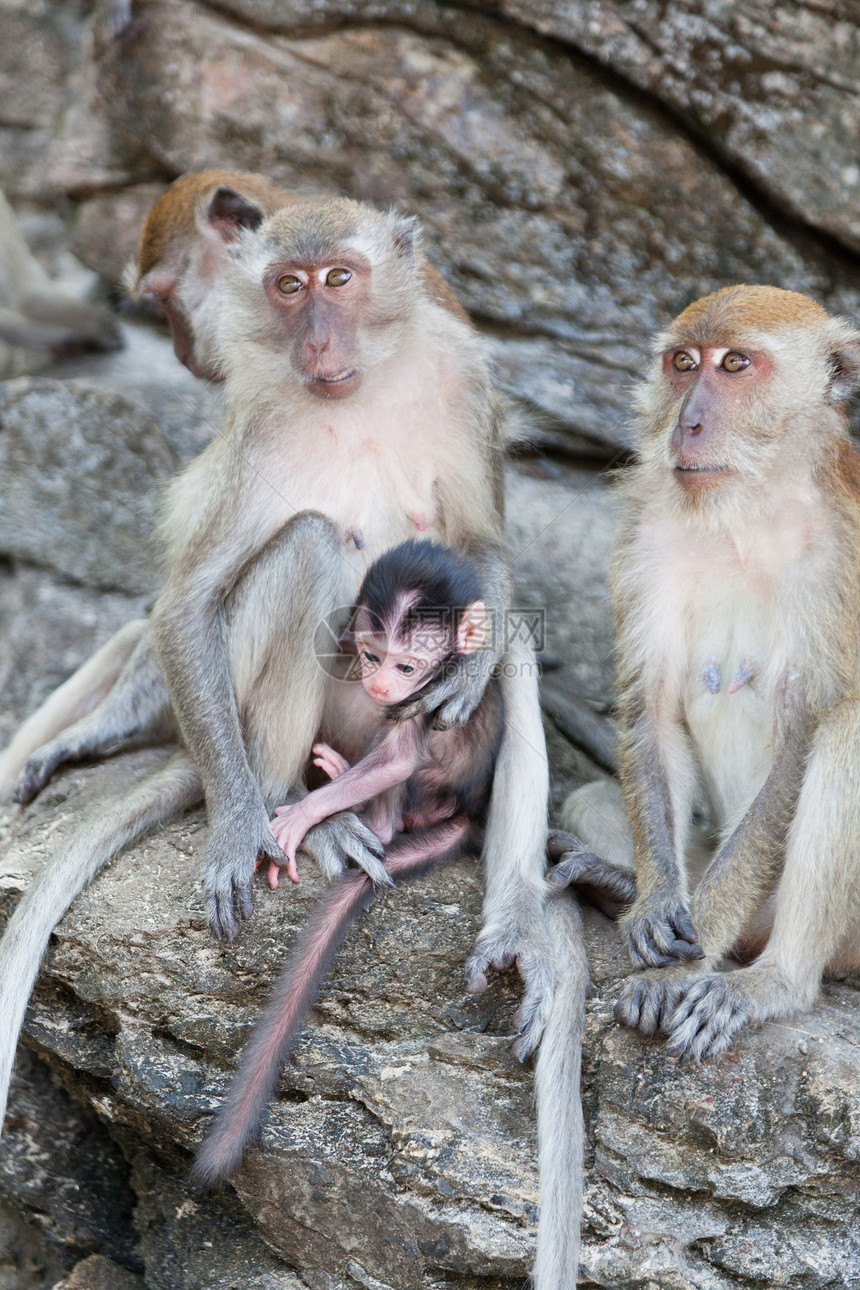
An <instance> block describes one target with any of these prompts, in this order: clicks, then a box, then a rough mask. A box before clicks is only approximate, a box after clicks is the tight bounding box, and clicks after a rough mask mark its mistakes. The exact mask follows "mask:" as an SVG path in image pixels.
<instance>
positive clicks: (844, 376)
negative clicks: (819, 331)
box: [825, 341, 860, 403]
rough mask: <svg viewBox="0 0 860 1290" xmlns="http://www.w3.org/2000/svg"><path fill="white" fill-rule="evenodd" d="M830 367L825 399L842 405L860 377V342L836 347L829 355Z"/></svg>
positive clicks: (850, 342)
mask: <svg viewBox="0 0 860 1290" xmlns="http://www.w3.org/2000/svg"><path fill="white" fill-rule="evenodd" d="M829 366H830V374H829V377H828V381H827V394H826V396H825V397H826V398H827V402H828V403H842V402H843V401H844V400H845V399H847V398H848V396H849V394H850V393H851V391H852V390H853V389H854V387H855V385H856V384H857V379H858V377H860V341H843V342H841V343H840V344H837V345H834V346H833V348H832V349H831V351H830V355H829Z"/></svg>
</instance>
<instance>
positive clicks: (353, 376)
mask: <svg viewBox="0 0 860 1290" xmlns="http://www.w3.org/2000/svg"><path fill="white" fill-rule="evenodd" d="M358 379H359V377H358V368H357V367H352V368H349V369H348V370H347V371H344V372H321V373H320V374H319V375H317V376H312V377H311V378H310V380H309V381H308V389H309V390H310V391H311V393H312V394H317V395H319V397H320V398H323V399H342V398H345V397H346V395H347V394H351V393H352V391H353V390H354V389H355V387H356V386H357V385H358Z"/></svg>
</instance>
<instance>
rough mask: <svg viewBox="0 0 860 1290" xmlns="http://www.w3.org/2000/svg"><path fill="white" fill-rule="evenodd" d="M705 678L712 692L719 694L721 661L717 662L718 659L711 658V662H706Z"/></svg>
mask: <svg viewBox="0 0 860 1290" xmlns="http://www.w3.org/2000/svg"><path fill="white" fill-rule="evenodd" d="M704 678H705V685H706V686H707V687H708V689H709V690H710V692H711V694H719V692H720V665H719V663H717V662H716V660H714V659H711V661H710V662H709V663H706V664H705V671H704Z"/></svg>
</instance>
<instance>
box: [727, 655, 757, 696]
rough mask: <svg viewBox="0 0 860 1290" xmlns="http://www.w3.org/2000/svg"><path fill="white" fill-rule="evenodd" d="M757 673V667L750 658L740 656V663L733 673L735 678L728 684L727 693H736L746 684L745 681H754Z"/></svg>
mask: <svg viewBox="0 0 860 1290" xmlns="http://www.w3.org/2000/svg"><path fill="white" fill-rule="evenodd" d="M757 674H758V668H757V667H756V665H755V663H753V661H752V659H749V658H742V659H741V665H740V667H739V668H738V670H737V673H736V674H735V679H734V680H733V681H732V683H731V685H730V686H729V694H737V692H738V690H740V689H742V688H743V686H745V685H746V683H747V681H754V680H755V678H756V675H757Z"/></svg>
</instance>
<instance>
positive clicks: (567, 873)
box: [546, 829, 636, 905]
mask: <svg viewBox="0 0 860 1290" xmlns="http://www.w3.org/2000/svg"><path fill="white" fill-rule="evenodd" d="M546 849H547V855H548V856H549V858H550V860H557V861H558V864H555V865H553V866H552V868H550V869H549V871H548V872H547V875H546V880H547V882H548V883H549V884H550V886H551V887H552V889H553V891H555V892H558V891H563V890H564V889H565V888H566V887H570V886H575V887H583V888H584V889H585V894H586V895H593V896H594V897H595V898H598V899H600V900H601V901H606V900H608V901H610V902H611V903H612V904H615V905H632V904H633V902H634V900H635V899H636V875H635V874H634V873H633V872H632V870H630V869H625V868H624V867H623V866H622V865H618V864H613V863H612V861H610V860H604V859H603V858H602V857H601V856H599V855H595V853H594V852H593V851H587V850H586V849H585V847H584V846H583V844H582V843H581V842H580V840H579V838H577V837H575V836H574V834H573V833H564V832H562V831H561V830H560V829H552V830H550V833H549V836H548V838H547V844H546Z"/></svg>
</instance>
